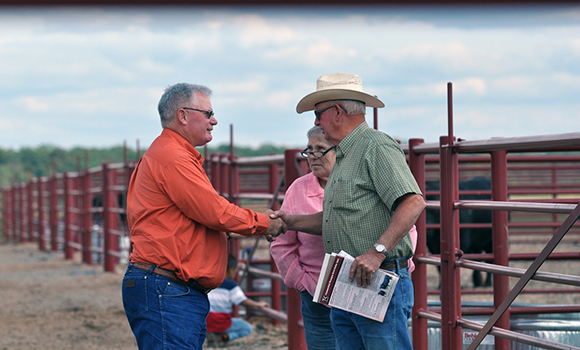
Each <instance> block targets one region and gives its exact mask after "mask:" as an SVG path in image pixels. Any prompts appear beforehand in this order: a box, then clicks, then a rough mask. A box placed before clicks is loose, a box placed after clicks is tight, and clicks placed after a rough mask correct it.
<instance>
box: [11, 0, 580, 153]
mask: <svg viewBox="0 0 580 350" xmlns="http://www.w3.org/2000/svg"><path fill="white" fill-rule="evenodd" d="M334 72H348V73H355V74H358V75H359V76H361V78H362V80H363V88H364V90H365V91H367V92H369V93H372V94H374V95H377V96H378V97H379V98H380V99H382V100H383V101H384V102H385V104H386V108H384V109H380V110H379V129H380V130H382V131H385V132H387V133H389V134H391V135H393V136H395V137H396V138H398V139H400V140H403V142H406V141H407V140H408V139H409V138H423V139H425V140H426V141H427V142H437V141H438V139H439V136H441V135H445V134H446V133H447V125H446V116H447V97H446V90H447V87H446V86H447V83H448V82H452V83H453V90H454V112H455V134H456V136H458V137H461V138H464V139H469V140H475V139H487V138H491V137H501V136H506V137H512V136H529V135H541V134H557V133H567V132H576V131H580V108H579V107H580V6H540V7H535V6H534V7H531V6H529V7H487V8H482V7H416V8H413V7H394V6H384V7H376V6H373V7H328V6H326V7H272V8H268V7H247V8H246V7H216V8H211V7H166V8H148V7H144V8H138V7H131V8H110V7H109V8H90V7H89V8H86V7H85V8H47V9H42V8H13V7H0V132H1V136H0V148H5V149H6V148H10V149H19V148H21V147H36V146H39V145H54V146H58V147H63V148H70V147H74V146H84V147H110V146H113V145H120V144H122V143H123V141H125V140H126V141H127V143H128V144H129V146H131V147H134V146H133V145H135V144H136V142H137V140H138V141H139V142H140V144H141V147H147V146H148V145H149V144H150V143H151V142H152V141H153V139H154V138H155V137H156V136H157V135H158V134H159V133H160V131H161V126H160V123H159V117H158V115H157V111H156V108H157V102H158V101H159V97H160V96H161V94H162V93H163V90H164V89H165V87H167V86H168V85H171V84H174V83H178V82H190V83H197V84H203V85H207V86H209V87H210V88H211V89H213V91H214V96H213V98H212V104H213V108H214V110H215V113H216V117H217V120H218V122H219V124H218V125H217V127H216V128H215V130H214V132H213V135H214V141H212V144H213V145H218V144H222V143H228V142H229V138H230V135H229V132H230V125H231V124H233V127H234V140H235V143H236V144H237V145H243V146H257V145H260V144H264V143H272V144H275V145H284V146H301V145H303V144H305V142H306V137H305V132H306V130H307V129H308V128H310V126H312V125H313V121H314V115H313V114H312V113H311V112H307V113H304V114H300V115H299V114H297V113H296V111H295V108H296V103H297V102H298V101H299V100H300V98H302V97H303V96H304V95H306V94H308V93H310V92H312V91H314V89H315V83H316V79H317V78H318V77H319V76H321V75H323V74H327V73H334ZM368 113H369V115H371V116H372V111H371V110H370V109H369V110H368ZM370 124H371V125H372V120H371V121H370Z"/></svg>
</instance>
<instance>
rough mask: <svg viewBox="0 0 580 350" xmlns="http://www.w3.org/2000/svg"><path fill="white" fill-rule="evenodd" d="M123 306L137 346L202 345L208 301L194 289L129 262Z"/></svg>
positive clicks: (196, 348)
mask: <svg viewBox="0 0 580 350" xmlns="http://www.w3.org/2000/svg"><path fill="white" fill-rule="evenodd" d="M123 307H124V308H125V314H126V315H127V319H128V320H129V324H130V325H131V330H132V331H133V334H134V335H135V338H136V339H137V345H138V346H139V349H147V350H157V349H159V350H169V349H171V350H176V349H179V350H180V349H190V350H191V349H194V350H201V349H202V345H203V342H204V340H205V335H206V329H207V328H206V323H205V319H206V317H207V314H208V313H209V301H208V299H207V296H206V295H204V294H202V293H200V292H198V291H197V290H195V289H192V288H189V287H186V286H183V285H181V284H178V283H176V282H174V281H173V280H171V279H169V278H167V277H163V276H160V275H157V274H154V273H152V272H148V271H144V270H140V269H137V268H135V267H132V266H131V264H129V267H128V268H127V271H126V272H125V276H124V278H123Z"/></svg>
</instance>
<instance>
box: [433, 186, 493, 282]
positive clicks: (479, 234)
mask: <svg viewBox="0 0 580 350" xmlns="http://www.w3.org/2000/svg"><path fill="white" fill-rule="evenodd" d="M477 190H481V191H485V192H489V191H490V190H491V180H490V179H488V178H483V177H476V178H473V179H470V180H467V181H462V182H459V191H460V193H461V191H477ZM428 191H437V192H439V180H437V181H431V182H427V183H426V192H428ZM426 199H427V200H439V195H427V196H426ZM459 199H463V200H486V199H491V195H490V194H473V195H472V194H468V195H461V194H460V195H459ZM425 215H426V220H427V224H439V223H440V213H439V210H435V209H427V210H426V213H425ZM491 216H492V213H491V210H473V209H460V210H459V222H460V223H465V224H475V223H478V224H491ZM440 244H441V231H440V229H439V228H436V229H427V249H429V251H430V252H431V254H441V245H440ZM459 245H460V249H461V250H462V251H463V252H464V253H465V254H480V253H482V252H485V253H491V252H492V230H491V227H489V228H461V229H460V230H459ZM472 279H473V286H474V287H480V286H491V279H492V275H491V273H488V274H487V278H486V280H485V284H484V283H483V281H482V277H481V272H480V271H476V270H473V275H472Z"/></svg>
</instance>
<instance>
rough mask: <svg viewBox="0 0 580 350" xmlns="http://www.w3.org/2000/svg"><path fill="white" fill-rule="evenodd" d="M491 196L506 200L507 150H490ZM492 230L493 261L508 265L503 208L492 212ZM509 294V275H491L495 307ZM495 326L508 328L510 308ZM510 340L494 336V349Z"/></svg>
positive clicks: (503, 347) (507, 346)
mask: <svg viewBox="0 0 580 350" xmlns="http://www.w3.org/2000/svg"><path fill="white" fill-rule="evenodd" d="M491 178H492V184H491V198H492V200H494V201H504V202H507V200H508V191H507V152H506V151H494V152H491ZM492 232H493V263H494V264H496V265H501V266H509V234H508V213H507V211H505V210H502V211H499V210H494V211H493V212H492ZM508 295H509V277H508V276H505V275H500V274H494V275H493V305H494V308H495V309H497V308H498V307H499V306H500V305H501V303H502V302H503V301H504V299H505V298H506V297H507V296H508ZM496 326H498V327H500V328H503V329H506V330H510V310H509V309H508V310H506V312H505V313H504V314H503V315H502V316H501V317H500V318H499V320H498V321H497V323H496ZM510 346H511V345H510V340H509V339H506V338H501V337H495V350H509V349H510Z"/></svg>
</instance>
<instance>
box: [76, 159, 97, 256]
mask: <svg viewBox="0 0 580 350" xmlns="http://www.w3.org/2000/svg"><path fill="white" fill-rule="evenodd" d="M91 177H92V176H91V174H90V173H89V171H88V169H86V170H85V171H83V172H82V173H80V174H79V177H78V179H79V193H80V196H81V198H80V199H81V211H80V218H81V220H80V222H81V225H80V232H81V242H82V247H83V254H82V255H83V262H84V263H86V264H89V265H92V264H93V252H92V247H93V239H92V238H93V237H92V232H91V226H92V219H91V213H90V208H91V205H92V200H91V199H92V198H91V196H92V195H91V193H90V189H91V182H92V178H91Z"/></svg>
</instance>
